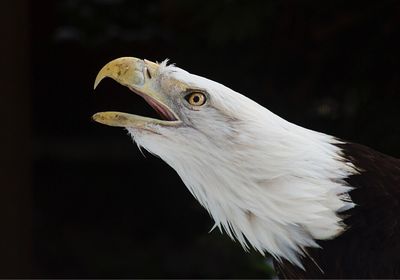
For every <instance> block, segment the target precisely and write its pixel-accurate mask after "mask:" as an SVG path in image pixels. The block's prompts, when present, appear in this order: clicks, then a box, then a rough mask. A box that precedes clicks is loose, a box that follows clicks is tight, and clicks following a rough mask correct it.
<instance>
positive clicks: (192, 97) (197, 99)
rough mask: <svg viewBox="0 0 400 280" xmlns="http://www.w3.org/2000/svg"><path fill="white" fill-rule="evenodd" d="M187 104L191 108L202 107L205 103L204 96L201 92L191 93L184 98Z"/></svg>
mask: <svg viewBox="0 0 400 280" xmlns="http://www.w3.org/2000/svg"><path fill="white" fill-rule="evenodd" d="M185 99H186V101H187V102H189V104H190V105H192V106H202V105H204V103H206V96H205V95H204V93H202V92H192V93H189V94H188V95H186V96H185Z"/></svg>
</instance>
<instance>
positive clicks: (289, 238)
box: [128, 62, 356, 267]
mask: <svg viewBox="0 0 400 280" xmlns="http://www.w3.org/2000/svg"><path fill="white" fill-rule="evenodd" d="M158 74H159V75H158V77H159V78H158V81H157V82H158V83H159V87H160V90H164V91H166V90H167V91H169V94H170V95H172V96H174V95H179V94H180V93H179V92H178V91H179V88H178V87H175V86H174V85H175V84H176V82H179V83H184V84H186V85H188V86H190V87H192V88H196V89H202V90H204V91H205V92H206V93H207V95H208V100H207V104H206V105H205V106H203V107H202V108H201V109H200V110H190V109H189V108H188V107H185V106H181V107H180V110H181V112H180V113H181V116H182V117H184V119H183V122H184V123H185V125H183V126H180V127H172V128H169V127H164V126H156V125H154V126H153V127H152V128H151V129H152V130H153V131H156V132H157V133H152V132H150V131H148V130H143V129H135V128H128V130H129V132H130V133H131V135H132V137H133V138H134V140H135V141H136V142H137V144H138V145H139V146H141V147H143V148H145V149H146V150H148V151H150V152H151V153H153V154H155V155H157V156H159V157H160V158H162V159H163V160H164V161H165V162H167V163H168V164H169V165H170V166H171V167H172V168H174V169H175V170H176V172H177V173H178V174H179V176H180V177H181V178H182V180H183V182H184V183H185V185H186V186H187V188H188V189H189V191H190V192H191V193H192V194H193V195H194V197H195V198H196V199H197V200H198V201H199V202H200V203H201V205H203V206H204V207H205V208H206V209H207V210H208V211H209V213H210V214H211V215H212V217H213V218H214V220H215V226H216V227H219V229H220V230H222V229H224V230H225V231H226V232H227V234H228V235H229V236H230V237H231V238H236V239H237V240H238V241H239V242H240V243H241V244H242V246H243V247H244V248H246V249H247V248H249V247H253V248H255V249H256V250H258V251H259V252H261V253H262V254H264V252H265V251H267V252H269V253H270V254H271V255H272V256H274V257H275V258H277V259H278V260H280V259H281V258H285V259H287V260H289V261H290V262H291V263H293V264H296V265H298V266H300V267H302V265H301V261H300V258H299V257H300V256H301V255H304V253H305V250H304V249H305V248H306V247H318V245H317V243H316V242H315V239H330V238H334V237H335V236H337V235H338V234H340V233H341V232H342V231H343V230H345V225H344V224H343V223H342V219H341V218H340V217H339V216H338V213H339V212H340V211H343V210H345V209H349V208H351V207H353V206H354V204H353V203H352V202H351V199H350V197H349V195H348V194H347V192H349V191H350V190H351V188H350V187H349V186H348V185H347V184H346V183H345V181H344V179H345V178H346V177H347V176H349V175H350V174H352V173H355V172H356V171H355V169H354V167H353V166H352V165H351V164H350V163H346V161H345V160H344V159H343V158H342V156H341V150H340V148H338V147H337V146H336V145H335V144H337V143H338V141H337V140H336V139H335V138H333V137H331V136H328V135H325V134H322V133H318V132H315V131H311V130H308V129H305V128H302V127H299V126H296V125H294V124H292V123H289V122H287V121H285V120H284V119H282V118H280V117H278V116H277V115H275V114H273V113H272V112H270V111H269V110H267V109H266V108H264V107H262V106H261V105H259V104H257V103H256V102H254V101H252V100H250V99H248V98H247V97H245V96H243V95H241V94H239V93H237V92H235V91H233V90H231V89H229V88H227V87H225V86H223V85H221V84H218V83H216V82H213V81H211V80H208V79H205V78H202V77H199V76H196V75H192V74H190V73H188V72H186V71H184V70H182V69H180V68H177V67H175V66H171V65H170V66H167V65H166V63H165V62H164V63H162V64H160V68H159V73H158ZM174 91H176V92H175V93H174Z"/></svg>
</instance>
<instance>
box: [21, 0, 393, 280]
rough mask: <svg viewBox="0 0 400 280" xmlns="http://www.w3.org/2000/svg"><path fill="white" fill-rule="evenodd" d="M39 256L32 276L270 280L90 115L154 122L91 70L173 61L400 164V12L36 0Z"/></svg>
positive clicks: (348, 4) (166, 174)
mask: <svg viewBox="0 0 400 280" xmlns="http://www.w3.org/2000/svg"><path fill="white" fill-rule="evenodd" d="M30 18H31V26H30V27H29V30H30V32H31V53H30V55H31V60H32V63H31V92H32V93H31V95H32V122H33V140H34V141H33V145H32V149H33V151H32V154H33V157H34V159H33V169H34V170H33V172H34V174H33V175H34V181H33V198H32V201H33V209H32V215H33V234H32V235H33V241H32V242H33V259H34V263H33V266H34V275H35V276H37V277H41V278H42V277H57V278H59V277H74V278H80V277H129V278H131V277H228V278H232V277H244V278H247V277H257V278H261V277H265V278H268V277H271V276H272V275H273V274H272V272H271V269H270V267H269V265H268V264H267V263H266V260H265V259H264V258H263V257H262V256H261V255H260V254H258V253H256V252H253V251H252V252H250V253H245V252H244V251H243V250H242V248H241V247H240V246H239V245H238V244H237V243H234V242H232V241H230V240H229V238H228V237H227V236H226V235H220V233H219V232H218V230H215V231H214V232H212V233H211V234H208V233H207V232H208V231H209V229H210V228H211V227H212V225H213V223H212V220H211V219H210V218H209V216H208V214H207V212H206V211H205V210H204V209H202V208H201V207H200V206H199V205H198V203H197V202H196V201H195V200H194V198H192V197H191V195H190V193H189V192H188V191H187V190H186V189H185V187H184V185H183V183H182V182H181V181H180V179H179V177H178V176H177V175H176V173H175V172H174V171H173V170H172V169H171V168H169V167H168V166H167V165H166V164H165V163H163V162H162V161H161V160H159V159H157V158H154V157H153V156H151V155H148V154H145V155H146V158H143V156H142V154H141V153H140V152H139V151H138V150H137V148H136V146H135V145H134V144H132V141H131V140H130V139H129V137H128V136H127V135H126V133H125V132H124V131H123V130H120V129H112V128H109V127H103V126H100V125H98V124H95V123H93V122H91V120H90V116H91V114H93V113H94V112H96V111H98V110H104V109H122V110H125V111H126V110H129V111H131V112H135V113H139V114H140V113H144V114H150V113H149V112H150V111H149V110H147V109H146V105H145V103H144V102H143V101H142V100H140V98H136V97H135V96H133V95H132V94H130V93H129V91H128V90H125V89H123V88H121V87H119V86H118V85H116V84H115V83H113V82H112V81H105V82H104V83H103V84H102V85H101V87H100V88H99V89H98V90H97V92H96V95H94V94H93V93H92V84H93V81H94V77H95V75H96V73H97V71H98V70H99V69H100V67H102V66H103V65H104V64H105V63H106V62H108V61H109V60H111V59H113V58H117V57H121V56H136V57H142V58H147V59H149V60H157V61H161V60H163V59H165V58H170V59H171V62H172V63H176V64H177V66H179V67H182V68H184V69H186V70H188V71H190V72H192V73H196V74H199V75H202V76H205V77H207V78H210V79H212V80H215V81H218V82H220V83H223V84H225V85H227V86H229V87H231V88H233V89H234V90H236V91H238V92H241V93H243V94H245V95H247V96H249V97H250V98H252V99H254V100H256V101H257V102H259V103H260V104H262V105H264V106H265V107H267V108H269V109H270V110H271V111H273V112H275V113H277V114H278V115H280V116H282V117H284V118H285V119H287V120H289V121H291V122H294V123H296V124H299V125H302V126H305V127H307V128H310V129H314V130H318V131H321V132H324V133H328V134H332V135H336V136H339V137H342V138H345V139H348V140H351V141H355V142H360V143H363V144H366V145H369V146H371V147H373V148H375V149H377V150H380V151H382V152H385V153H388V154H392V155H394V156H397V157H399V156H400V145H399V144H398V143H399V135H400V126H399V120H400V118H399V111H398V107H399V105H400V94H399V89H400V78H399V74H400V73H399V72H400V71H399V69H400V67H399V65H400V56H399V49H400V45H399V41H400V40H398V38H399V37H400V2H399V1H390V0H387V1H344V0H338V1H317V0H315V1H311V0H308V1H306V0H305V1H244V0H237V1H235V0H223V1H184V0H176V1H173V0H161V1H132V0H58V1H50V0H48V1H32V3H31V17H30Z"/></svg>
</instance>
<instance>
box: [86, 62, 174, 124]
mask: <svg viewBox="0 0 400 280" xmlns="http://www.w3.org/2000/svg"><path fill="white" fill-rule="evenodd" d="M158 75H159V65H158V64H157V63H154V62H151V61H148V60H142V59H138V58H135V57H121V58H117V59H115V60H113V61H111V62H109V63H107V64H106V65H105V66H104V67H103V68H102V69H101V70H100V72H99V73H98V74H97V77H96V81H95V82H94V89H96V87H97V86H98V85H99V83H100V82H101V81H102V80H103V79H104V78H106V77H109V78H112V79H114V80H115V81H117V82H118V83H120V84H121V85H123V86H126V87H128V88H129V89H130V90H131V91H133V92H134V93H136V94H138V95H140V96H141V97H142V98H143V99H145V100H146V102H147V103H148V104H149V105H150V106H151V107H153V109H154V110H155V111H156V112H157V113H158V114H159V115H160V117H161V119H153V118H148V117H143V116H138V115H133V114H128V113H122V112H100V113H96V114H94V115H93V117H92V118H93V120H95V121H96V122H99V123H102V124H106V125H110V126H120V127H136V128H140V127H144V126H146V125H148V124H157V125H163V126H171V125H177V124H179V123H180V120H179V118H178V116H177V114H176V113H175V112H174V111H173V110H171V108H170V107H169V106H168V105H167V104H171V100H169V98H168V96H167V95H166V94H165V93H162V92H161V90H160V87H159V83H158Z"/></svg>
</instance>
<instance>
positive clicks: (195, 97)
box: [193, 95, 200, 103]
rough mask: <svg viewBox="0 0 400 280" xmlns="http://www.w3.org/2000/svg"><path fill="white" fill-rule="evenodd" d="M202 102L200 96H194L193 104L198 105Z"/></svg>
mask: <svg viewBox="0 0 400 280" xmlns="http://www.w3.org/2000/svg"><path fill="white" fill-rule="evenodd" d="M199 101H200V97H199V96H198V95H195V96H193V102H194V103H198V102H199Z"/></svg>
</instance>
